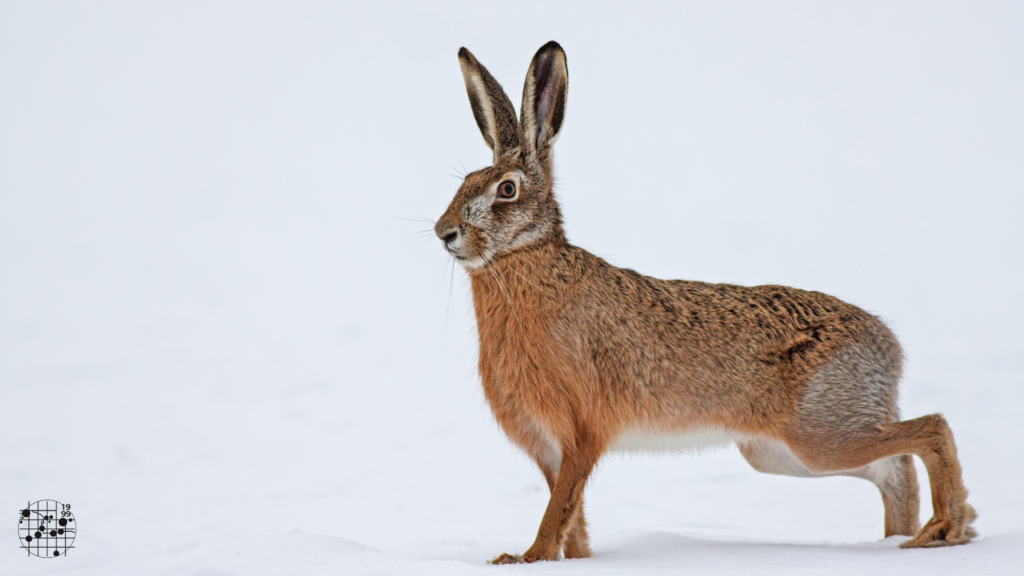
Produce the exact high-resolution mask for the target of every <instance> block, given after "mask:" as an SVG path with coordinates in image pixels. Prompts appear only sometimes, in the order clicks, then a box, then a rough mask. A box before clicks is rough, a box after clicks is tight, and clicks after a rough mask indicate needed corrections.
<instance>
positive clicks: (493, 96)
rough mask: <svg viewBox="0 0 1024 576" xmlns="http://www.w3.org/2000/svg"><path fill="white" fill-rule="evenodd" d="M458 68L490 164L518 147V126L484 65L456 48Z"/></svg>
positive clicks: (503, 94)
mask: <svg viewBox="0 0 1024 576" xmlns="http://www.w3.org/2000/svg"><path fill="white" fill-rule="evenodd" d="M459 65H460V66H461V67H462V77H463V79H465V81H466V92H468V93H469V105H470V106H472V108H473V117H474V118H476V125H477V126H479V127H480V133H481V134H483V135H484V142H487V146H488V147H489V148H490V149H491V150H493V151H494V161H495V162H497V161H498V158H500V157H501V156H502V155H504V154H505V153H506V152H508V151H509V150H512V149H514V148H518V147H519V127H518V126H517V125H516V110H515V108H513V107H512V101H511V100H509V99H508V96H506V95H505V91H504V90H502V89H501V84H498V81H497V80H495V79H494V76H491V73H490V72H488V71H487V68H484V65H483V64H481V63H480V62H478V61H477V59H476V57H474V56H473V54H472V53H470V51H469V50H466V49H465V48H460V49H459Z"/></svg>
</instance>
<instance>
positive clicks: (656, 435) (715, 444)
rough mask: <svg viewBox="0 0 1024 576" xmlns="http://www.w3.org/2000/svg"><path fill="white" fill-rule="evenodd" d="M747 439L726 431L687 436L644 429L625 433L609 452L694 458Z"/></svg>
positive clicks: (691, 432) (702, 430)
mask: <svg viewBox="0 0 1024 576" xmlns="http://www.w3.org/2000/svg"><path fill="white" fill-rule="evenodd" d="M744 438H745V436H744V435H742V434H737V433H735V432H730V431H728V430H725V429H722V428H699V429H694V430H687V431H686V432H675V431H671V432H666V431H662V430H650V429H643V428H631V429H628V430H624V431H623V432H622V433H621V434H620V435H619V437H618V438H617V439H616V440H615V442H614V443H613V444H612V445H611V447H610V448H609V450H611V451H612V452H643V453H648V454H665V453H670V454H687V453H689V454H692V453H696V452H704V451H707V450H713V449H716V448H723V447H725V446H728V445H729V444H732V443H733V442H736V441H737V440H743V439H744Z"/></svg>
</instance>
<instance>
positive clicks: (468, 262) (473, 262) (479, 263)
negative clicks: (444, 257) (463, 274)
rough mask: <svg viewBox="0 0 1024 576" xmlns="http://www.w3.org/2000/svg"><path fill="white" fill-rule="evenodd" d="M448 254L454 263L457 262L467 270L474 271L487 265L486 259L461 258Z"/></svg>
mask: <svg viewBox="0 0 1024 576" xmlns="http://www.w3.org/2000/svg"><path fill="white" fill-rule="evenodd" d="M449 254H451V255H452V258H454V259H455V261H456V262H458V263H459V265H460V266H462V267H463V268H465V269H467V270H475V269H477V268H481V267H483V265H484V264H487V259H486V258H484V257H483V256H462V255H459V254H455V253H453V252H450V251H449Z"/></svg>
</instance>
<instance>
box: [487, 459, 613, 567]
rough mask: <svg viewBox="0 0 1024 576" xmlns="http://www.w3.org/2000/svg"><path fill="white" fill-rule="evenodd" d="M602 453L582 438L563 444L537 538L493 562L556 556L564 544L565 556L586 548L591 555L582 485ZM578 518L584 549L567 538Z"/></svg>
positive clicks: (509, 562) (525, 560) (552, 557)
mask: <svg viewBox="0 0 1024 576" xmlns="http://www.w3.org/2000/svg"><path fill="white" fill-rule="evenodd" d="M599 456H600V451H599V450H597V449H596V447H595V446H592V445H588V444H582V443H580V442H579V441H577V443H576V446H572V447H563V449H562V462H561V466H560V467H559V470H558V477H557V478H556V479H555V483H554V488H553V489H552V491H551V499H550V500H548V507H547V509H546V510H545V511H544V518H543V519H542V520H541V522H540V529H539V530H538V531H537V539H536V540H534V542H533V545H532V546H530V548H529V549H528V550H527V551H526V552H525V553H524V554H523V555H522V556H517V555H513V554H502V555H501V556H498V557H497V558H495V559H494V560H491V564H514V563H520V562H536V561H538V560H557V559H558V553H559V551H561V550H562V547H563V545H565V546H566V557H574V556H570V554H578V553H580V552H583V550H585V551H586V555H589V552H590V549H589V546H586V540H585V538H586V527H585V525H584V524H583V520H582V514H583V488H584V487H585V486H586V483H587V478H589V477H590V473H591V471H593V469H594V465H595V464H596V463H597V459H598V457H599ZM577 521H579V522H580V526H581V527H582V534H581V535H582V537H583V538H584V540H583V544H584V548H583V549H582V550H581V549H580V547H579V544H580V542H579V541H578V540H577V541H575V542H571V543H570V541H567V537H569V536H570V532H571V531H572V529H573V527H574V524H575V523H576V522H577ZM577 536H579V534H577ZM570 544H571V545H570ZM574 545H575V546H576V547H575V548H574V547H573V546H574Z"/></svg>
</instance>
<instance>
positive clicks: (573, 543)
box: [534, 457, 590, 558]
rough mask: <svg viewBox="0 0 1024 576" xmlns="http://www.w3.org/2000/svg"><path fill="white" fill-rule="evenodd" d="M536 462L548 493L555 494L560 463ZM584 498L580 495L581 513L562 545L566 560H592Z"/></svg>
mask: <svg viewBox="0 0 1024 576" xmlns="http://www.w3.org/2000/svg"><path fill="white" fill-rule="evenodd" d="M534 461H535V462H537V466H538V467H539V468H540V471H541V473H543V474H544V480H545V481H546V482H547V483H548V493H550V494H554V493H555V482H556V481H557V480H558V468H559V463H558V461H557V460H555V461H553V460H552V459H551V458H544V457H535V458H534ZM582 498H583V496H582V495H580V499H581V500H580V504H579V512H578V513H577V514H576V521H575V522H573V523H572V526H571V527H570V528H569V533H568V534H567V535H566V537H565V543H564V544H562V553H563V554H564V555H565V557H566V558H590V535H589V534H587V520H586V515H585V512H584V509H583V501H582Z"/></svg>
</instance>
